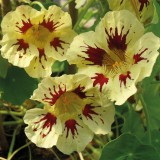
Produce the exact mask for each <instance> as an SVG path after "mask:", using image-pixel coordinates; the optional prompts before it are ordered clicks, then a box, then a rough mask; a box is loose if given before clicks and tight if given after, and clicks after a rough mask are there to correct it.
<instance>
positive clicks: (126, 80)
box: [110, 66, 140, 105]
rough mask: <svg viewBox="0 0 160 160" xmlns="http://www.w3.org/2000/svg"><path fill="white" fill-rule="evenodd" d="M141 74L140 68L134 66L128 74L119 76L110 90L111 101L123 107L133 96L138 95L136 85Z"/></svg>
mask: <svg viewBox="0 0 160 160" xmlns="http://www.w3.org/2000/svg"><path fill="white" fill-rule="evenodd" d="M139 74H140V70H139V68H138V67H136V66H134V67H131V68H130V70H129V71H127V72H126V73H120V74H117V75H116V77H115V78H114V79H113V84H114V86H112V88H111V89H110V99H111V100H112V101H115V102H116V103H115V104H116V105H122V104H123V103H124V102H125V101H126V100H127V99H128V98H129V97H130V96H131V95H133V94H135V93H136V91H137V88H136V86H135V85H136V84H135V83H136V80H137V78H138V77H139Z"/></svg>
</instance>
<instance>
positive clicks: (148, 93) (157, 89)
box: [142, 79, 160, 130]
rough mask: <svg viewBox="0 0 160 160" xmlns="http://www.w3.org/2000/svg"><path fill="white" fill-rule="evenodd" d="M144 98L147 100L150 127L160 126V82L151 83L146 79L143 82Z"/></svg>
mask: <svg viewBox="0 0 160 160" xmlns="http://www.w3.org/2000/svg"><path fill="white" fill-rule="evenodd" d="M142 88H143V98H144V101H145V105H146V109H147V112H148V120H149V123H150V129H151V130H154V129H159V128H160V116H159V114H158V113H160V107H159V104H160V83H159V84H151V82H150V81H149V80H148V79H146V81H144V82H143V86H142Z"/></svg>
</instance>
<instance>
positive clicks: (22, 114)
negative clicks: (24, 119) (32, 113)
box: [0, 111, 24, 116]
mask: <svg viewBox="0 0 160 160" xmlns="http://www.w3.org/2000/svg"><path fill="white" fill-rule="evenodd" d="M0 114H3V115H8V114H12V115H15V116H24V112H14V111H0Z"/></svg>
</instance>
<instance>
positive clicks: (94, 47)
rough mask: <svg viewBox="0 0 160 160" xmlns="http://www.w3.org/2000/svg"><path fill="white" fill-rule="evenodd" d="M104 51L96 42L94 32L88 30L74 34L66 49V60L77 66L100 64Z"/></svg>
mask: <svg viewBox="0 0 160 160" xmlns="http://www.w3.org/2000/svg"><path fill="white" fill-rule="evenodd" d="M104 54H106V51H105V50H104V49H103V48H102V47H101V46H100V45H99V44H98V43H97V40H96V35H95V32H93V31H90V32H87V33H82V34H80V35H78V36H76V37H75V38H74V40H73V42H72V43H71V45H70V48H69V49H68V51H67V60H68V61H69V63H70V64H77V65H78V66H80V67H81V66H85V65H98V66H102V64H103V56H104Z"/></svg>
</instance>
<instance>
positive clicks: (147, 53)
mask: <svg viewBox="0 0 160 160" xmlns="http://www.w3.org/2000/svg"><path fill="white" fill-rule="evenodd" d="M159 48H160V39H159V38H158V37H156V36H155V35H154V34H153V33H151V32H149V33H146V34H145V35H143V36H142V37H141V38H140V39H139V41H137V43H136V44H135V45H134V46H133V48H131V50H130V53H132V55H133V61H134V62H133V63H134V65H136V66H138V67H139V70H140V74H139V77H138V79H137V82H138V81H141V80H142V79H143V78H145V77H148V76H150V74H151V72H152V69H153V66H154V64H155V62H156V59H157V57H158V55H159V52H158V49H159Z"/></svg>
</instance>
